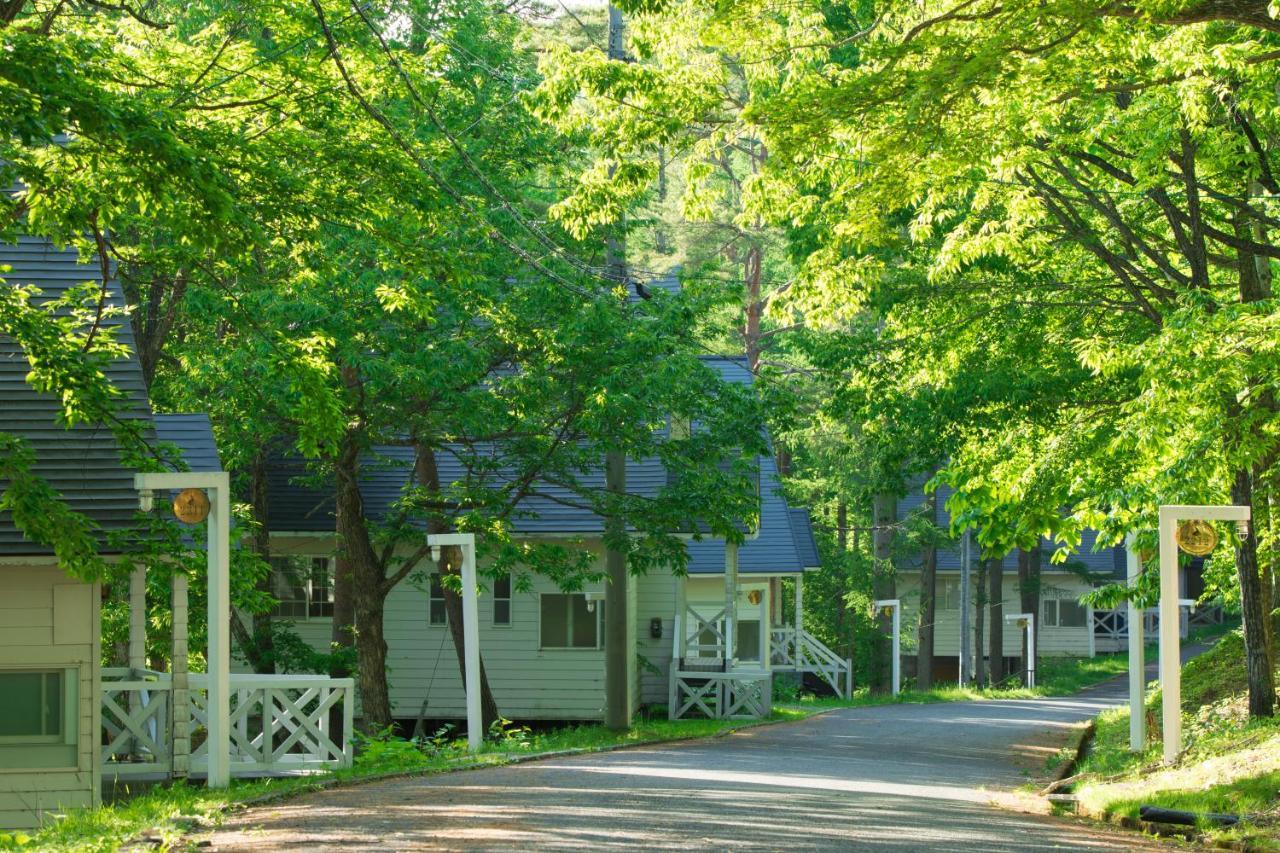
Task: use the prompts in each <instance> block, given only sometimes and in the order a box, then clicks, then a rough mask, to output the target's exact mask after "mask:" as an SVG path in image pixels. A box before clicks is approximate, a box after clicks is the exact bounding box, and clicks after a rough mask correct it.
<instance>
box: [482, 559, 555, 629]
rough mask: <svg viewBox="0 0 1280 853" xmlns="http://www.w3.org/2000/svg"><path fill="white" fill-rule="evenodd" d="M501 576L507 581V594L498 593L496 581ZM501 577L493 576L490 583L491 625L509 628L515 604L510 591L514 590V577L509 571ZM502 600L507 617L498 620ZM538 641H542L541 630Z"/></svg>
mask: <svg viewBox="0 0 1280 853" xmlns="http://www.w3.org/2000/svg"><path fill="white" fill-rule="evenodd" d="M503 578H505V579H506V582H507V594H506V595H505V596H503V595H499V594H498V582H499V581H501V580H502V579H503ZM503 578H494V580H493V584H492V592H493V609H492V611H491V614H490V615H491V616H492V617H493V627H495V628H510V627H511V622H512V618H511V617H512V616H513V615H514V614H513V612H512V609H513V607H514V606H515V605H514V600H513V595H512V593H513V592H514V591H515V579H514V578H513V577H512V576H511V572H507V573H505V574H504V575H503ZM503 602H505V603H506V605H507V618H506V620H505V621H502V622H500V621H498V605H499V604H500V603H503ZM538 606H539V607H541V606H542V602H541V600H539V602H538ZM538 642H539V643H541V642H542V635H541V631H539V635H538Z"/></svg>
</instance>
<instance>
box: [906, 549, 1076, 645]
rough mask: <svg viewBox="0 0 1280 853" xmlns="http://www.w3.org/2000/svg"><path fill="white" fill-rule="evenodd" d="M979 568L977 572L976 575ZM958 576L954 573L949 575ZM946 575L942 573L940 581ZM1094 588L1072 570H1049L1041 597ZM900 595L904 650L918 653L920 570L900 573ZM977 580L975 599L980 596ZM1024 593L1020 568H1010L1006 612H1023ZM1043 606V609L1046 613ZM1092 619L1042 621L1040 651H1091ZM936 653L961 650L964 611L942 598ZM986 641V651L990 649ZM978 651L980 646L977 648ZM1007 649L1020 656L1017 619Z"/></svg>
mask: <svg viewBox="0 0 1280 853" xmlns="http://www.w3.org/2000/svg"><path fill="white" fill-rule="evenodd" d="M976 574H977V573H976V572H975V573H974V575H975V577H976ZM948 576H949V577H954V574H951V575H948ZM941 581H942V577H941V576H939V583H941ZM1089 590H1090V586H1089V585H1088V584H1087V583H1085V581H1083V580H1081V579H1080V577H1078V576H1077V575H1074V574H1071V573H1069V572H1051V571H1045V572H1044V573H1043V574H1042V576H1041V600H1042V601H1043V600H1044V599H1046V598H1079V596H1081V595H1084V594H1085V593H1086V592H1088V591H1089ZM898 597H899V598H900V599H901V600H902V647H903V654H914V653H915V649H916V648H917V647H916V629H917V626H918V625H919V621H920V620H919V612H920V573H919V572H900V573H899V574H898ZM976 598H977V594H976V582H975V592H974V594H973V599H974V600H976ZM1021 611H1022V602H1021V597H1020V596H1019V594H1018V577H1017V574H1016V572H1014V573H1013V574H1012V576H1011V574H1010V572H1009V570H1008V569H1006V570H1005V573H1004V612H1005V613H1020V612H1021ZM1043 612H1044V610H1043V606H1042V607H1041V613H1043ZM1091 622H1092V620H1091V619H1086V624H1085V626H1083V627H1077V628H1058V627H1048V626H1046V625H1044V624H1041V626H1040V628H1039V630H1038V631H1037V632H1036V633H1037V646H1038V648H1037V651H1038V653H1039V656H1041V657H1045V656H1048V657H1054V656H1067V655H1072V656H1082V657H1087V656H1088V655H1089V654H1090V653H1091V652H1090V644H1089V643H1090V635H1091V632H1092V625H1091ZM933 642H934V654H936V655H939V656H949V657H955V656H957V655H958V654H960V611H959V609H955V610H943V609H942V607H941V602H939V607H938V609H937V610H936V612H935V620H934V641H933ZM987 648H988V646H987V645H986V644H985V642H984V646H983V649H982V651H983V652H984V654H985V652H986V651H987ZM975 653H976V650H975ZM1004 653H1005V656H1006V657H1017V656H1018V655H1021V654H1022V629H1021V628H1018V627H1017V625H1016V624H1014V623H1013V622H1006V623H1005V625H1004Z"/></svg>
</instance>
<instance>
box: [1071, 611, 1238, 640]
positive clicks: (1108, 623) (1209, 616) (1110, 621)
mask: <svg viewBox="0 0 1280 853" xmlns="http://www.w3.org/2000/svg"><path fill="white" fill-rule="evenodd" d="M1180 611H1181V612H1180V615H1179V619H1180V625H1179V633H1180V634H1181V636H1182V638H1183V639H1184V640H1185V639H1186V638H1187V635H1188V634H1189V633H1190V629H1191V628H1193V627H1198V626H1202V625H1217V624H1219V623H1220V622H1221V621H1222V607H1221V606H1219V605H1216V604H1211V605H1208V606H1207V607H1197V608H1196V609H1195V610H1190V611H1188V610H1185V609H1181V608H1180ZM1142 629H1143V632H1144V634H1145V636H1146V637H1147V639H1148V641H1150V640H1151V639H1152V638H1154V637H1155V636H1156V634H1157V632H1158V631H1159V630H1160V611H1159V610H1158V609H1156V608H1151V609H1149V610H1144V611H1143V613H1142ZM1093 635H1094V639H1095V643H1096V646H1097V650H1098V651H1104V652H1112V651H1119V650H1122V649H1125V648H1127V647H1128V642H1129V614H1128V610H1127V609H1124V608H1118V609H1115V610H1095V611H1093Z"/></svg>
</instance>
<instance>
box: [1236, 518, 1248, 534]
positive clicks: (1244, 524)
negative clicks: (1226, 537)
mask: <svg viewBox="0 0 1280 853" xmlns="http://www.w3.org/2000/svg"><path fill="white" fill-rule="evenodd" d="M1236 533H1238V534H1240V538H1241V539H1248V538H1249V519H1247V518H1245V519H1241V520H1240V521H1237V522H1236Z"/></svg>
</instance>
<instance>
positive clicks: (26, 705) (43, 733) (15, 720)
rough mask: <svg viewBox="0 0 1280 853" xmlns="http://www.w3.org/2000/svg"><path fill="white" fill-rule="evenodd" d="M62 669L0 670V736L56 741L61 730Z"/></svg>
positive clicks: (24, 739) (26, 739)
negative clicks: (44, 670) (43, 670)
mask: <svg viewBox="0 0 1280 853" xmlns="http://www.w3.org/2000/svg"><path fill="white" fill-rule="evenodd" d="M64 678H65V676H64V674H63V672H62V670H60V669H59V670H52V671H48V672H35V671H28V672H0V695H3V696H4V702H0V739H4V740H10V739H14V738H20V739H21V740H23V741H26V742H39V741H49V740H53V741H57V740H61V739H62V734H63V724H64V722H65V721H64V719H63V713H62V696H63V679H64Z"/></svg>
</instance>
